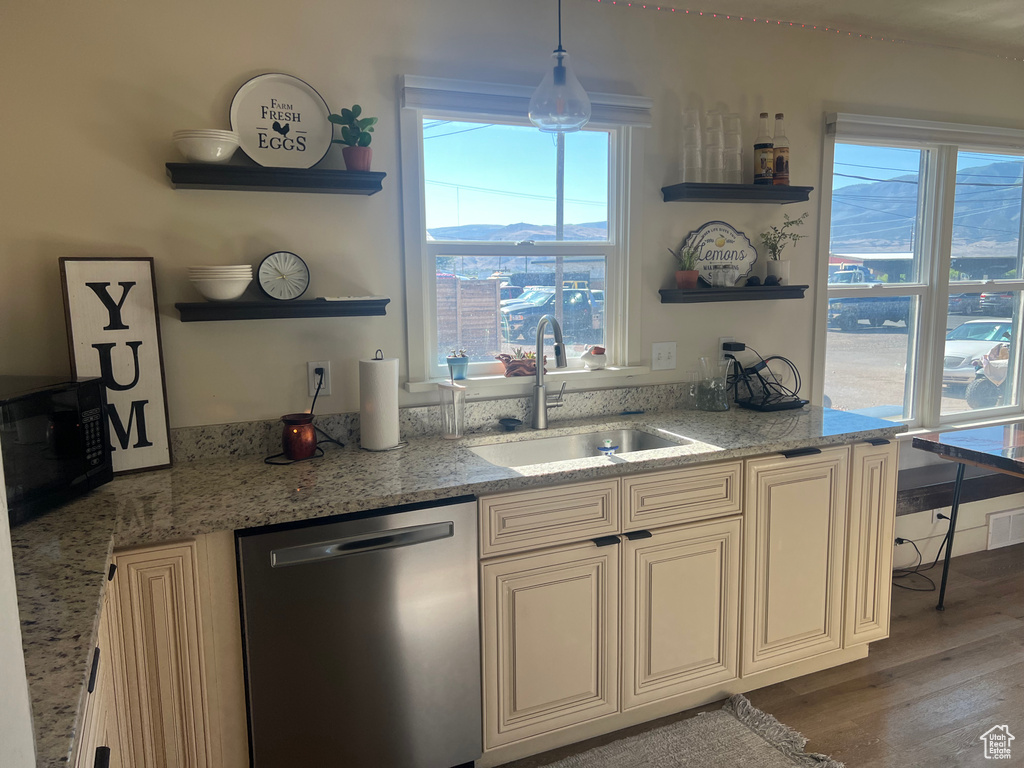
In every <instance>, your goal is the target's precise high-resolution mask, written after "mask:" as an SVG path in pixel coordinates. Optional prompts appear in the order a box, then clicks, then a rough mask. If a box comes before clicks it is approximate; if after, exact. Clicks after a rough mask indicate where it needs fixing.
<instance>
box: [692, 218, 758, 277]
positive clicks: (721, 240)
mask: <svg viewBox="0 0 1024 768" xmlns="http://www.w3.org/2000/svg"><path fill="white" fill-rule="evenodd" d="M683 245H684V246H692V247H694V248H696V249H697V262H696V265H695V266H696V268H697V271H698V272H700V277H701V279H702V280H704V282H706V283H707V284H708V285H711V274H712V272H714V271H715V270H716V268H717V267H718V266H719V265H729V266H733V267H736V269H737V270H738V272H737V275H736V280H735V281H733V284H734V285H735V284H736V282H738V281H739V280H742V279H743V278H745V277H747V275H749V274H750V270H751V269H753V267H754V262H755V261H757V251H756V250H754V245H753V243H751V242H750V240H748V239H747V236H746V235H745V234H743V233H742V232H740V231H739V230H737V229H735V228H734V227H732V226H731V225H729V224H726V223H725V222H724V221H709V222H708V223H707V224H704V225H703V226H702V227H701V228H700V229H697V230H694V231H693V232H691V233H690V234H688V235H687V236H686V239H685V240H684V241H683Z"/></svg>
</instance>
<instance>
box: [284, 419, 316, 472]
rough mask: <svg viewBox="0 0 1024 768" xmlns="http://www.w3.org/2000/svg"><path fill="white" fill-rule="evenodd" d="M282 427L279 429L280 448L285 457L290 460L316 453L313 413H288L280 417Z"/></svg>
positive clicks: (304, 457)
mask: <svg viewBox="0 0 1024 768" xmlns="http://www.w3.org/2000/svg"><path fill="white" fill-rule="evenodd" d="M281 422H282V423H283V424H284V429H283V430H282V431H281V449H282V450H283V451H284V455H285V458H288V459H290V460H292V461H300V460H302V459H309V458H312V456H313V454H315V453H316V427H314V426H313V414H311V413H289V414H286V415H284V416H282V417H281Z"/></svg>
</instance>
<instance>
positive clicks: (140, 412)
mask: <svg viewBox="0 0 1024 768" xmlns="http://www.w3.org/2000/svg"><path fill="white" fill-rule="evenodd" d="M148 404H149V400H134V401H132V407H131V410H130V411H129V412H128V427H127V428H126V427H125V426H124V422H122V421H121V416H120V415H119V414H118V412H117V408H115V407H114V404H113V403H111V404H110V405H109V406H108V408H107V412H108V413H109V414H110V427H111V429H112V430H113V432H114V435H115V436H116V437H117V442H118V443H120V445H121V450H124V451H127V450H128V443H129V441H130V438H131V433H132V425H133V424H134V425H135V427H136V429H137V431H138V435H139V441H138V442H137V443H135V445H133V446H132V448H147V447H149V446H151V445H152V443H151V442H150V441H149V440H148V439H147V438H146V410H145V408H146V406H147V405H148ZM112 448H113V450H115V451H116V450H117V446H112Z"/></svg>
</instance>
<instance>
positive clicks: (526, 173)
mask: <svg viewBox="0 0 1024 768" xmlns="http://www.w3.org/2000/svg"><path fill="white" fill-rule="evenodd" d="M555 142H556V139H555V136H554V135H553V134H549V133H541V132H540V131H538V130H537V129H536V128H534V127H532V126H529V127H527V126H511V125H487V124H481V123H471V122H453V121H445V120H429V119H428V120H425V121H424V127H423V148H424V149H423V167H424V176H425V179H426V197H427V199H426V213H427V228H428V229H433V228H435V227H455V226H460V225H465V224H515V223H518V222H521V221H525V222H528V223H530V224H552V225H553V224H554V223H555V162H556V148H555ZM607 169H608V134H607V133H605V132H602V131H579V132H577V133H570V134H567V135H566V142H565V223H566V224H582V223H584V222H592V221H605V220H606V219H607V216H608V173H607Z"/></svg>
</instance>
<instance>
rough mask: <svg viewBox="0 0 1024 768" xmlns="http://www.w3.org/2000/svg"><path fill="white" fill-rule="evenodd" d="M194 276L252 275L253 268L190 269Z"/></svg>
mask: <svg viewBox="0 0 1024 768" xmlns="http://www.w3.org/2000/svg"><path fill="white" fill-rule="evenodd" d="M188 273H189V274H190V275H191V276H192V277H212V276H216V277H244V276H246V275H248V276H249V277H252V270H251V269H189V271H188Z"/></svg>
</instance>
